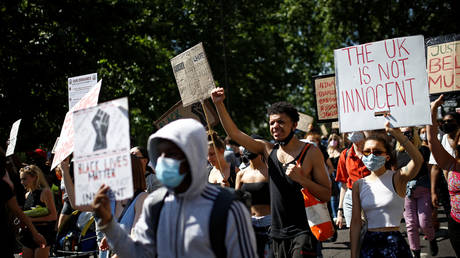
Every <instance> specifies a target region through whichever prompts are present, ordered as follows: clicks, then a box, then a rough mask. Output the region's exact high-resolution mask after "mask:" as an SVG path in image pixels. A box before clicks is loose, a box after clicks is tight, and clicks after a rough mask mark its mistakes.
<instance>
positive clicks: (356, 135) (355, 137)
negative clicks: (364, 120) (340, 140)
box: [348, 132, 364, 143]
mask: <svg viewBox="0 0 460 258" xmlns="http://www.w3.org/2000/svg"><path fill="white" fill-rule="evenodd" d="M348 140H350V142H352V143H357V142H360V141H362V140H364V134H363V133H362V132H352V133H351V134H349V135H348Z"/></svg>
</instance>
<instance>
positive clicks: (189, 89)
mask: <svg viewBox="0 0 460 258" xmlns="http://www.w3.org/2000/svg"><path fill="white" fill-rule="evenodd" d="M171 66H172V68H173V72H174V77H175V78H176V82H177V87H178V88H179V93H180V97H181V99H182V104H183V105H184V107H186V106H188V105H191V104H193V103H196V102H200V101H203V100H205V99H207V98H209V97H210V96H211V91H212V90H213V89H214V88H215V87H216V85H215V84H214V79H213V77H212V72H211V68H210V66H209V63H208V59H207V58H206V54H205V52H204V48H203V44H202V43H199V44H197V45H195V46H194V47H192V48H190V49H188V50H186V51H185V52H183V53H181V54H179V55H177V56H175V57H174V58H172V59H171Z"/></svg>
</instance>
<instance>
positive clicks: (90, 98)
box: [51, 80, 102, 169]
mask: <svg viewBox="0 0 460 258" xmlns="http://www.w3.org/2000/svg"><path fill="white" fill-rule="evenodd" d="M101 84H102V80H100V81H99V82H98V83H97V84H96V85H95V86H94V87H93V88H91V90H90V91H89V92H88V93H86V95H85V96H84V97H83V98H82V99H81V100H80V101H79V102H78V103H77V104H76V105H75V106H73V107H72V109H71V110H70V111H68V112H67V114H66V115H65V119H64V123H63V125H62V129H61V134H60V135H59V141H58V143H57V146H56V148H55V154H54V158H53V163H52V164H51V169H54V168H55V167H56V166H57V165H58V164H59V163H61V162H62V161H63V160H64V159H65V158H67V156H69V155H70V154H71V153H72V152H73V138H74V129H73V111H75V110H79V109H83V108H88V107H92V106H95V105H97V100H98V98H99V92H100V90H101Z"/></svg>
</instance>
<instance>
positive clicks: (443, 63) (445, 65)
mask: <svg viewBox="0 0 460 258" xmlns="http://www.w3.org/2000/svg"><path fill="white" fill-rule="evenodd" d="M426 45H427V48H426V55H427V64H426V67H427V72H428V85H429V87H430V94H436V93H446V92H454V91H458V90H460V34H458V35H450V36H439V37H436V38H430V39H428V40H427V42H426Z"/></svg>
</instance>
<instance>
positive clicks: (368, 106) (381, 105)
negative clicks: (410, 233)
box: [334, 36, 431, 132]
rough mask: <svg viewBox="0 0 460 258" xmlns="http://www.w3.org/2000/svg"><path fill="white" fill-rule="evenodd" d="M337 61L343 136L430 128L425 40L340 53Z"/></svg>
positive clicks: (383, 43)
mask: <svg viewBox="0 0 460 258" xmlns="http://www.w3.org/2000/svg"><path fill="white" fill-rule="evenodd" d="M334 60H335V71H336V73H335V74H336V86H337V101H338V108H339V124H340V131H341V132H352V131H361V130H375V129H382V128H384V126H385V123H386V121H388V120H389V121H390V122H391V125H392V126H394V127H402V126H418V125H426V124H431V115H430V101H429V97H428V87H427V85H428V83H427V73H426V69H425V63H426V61H425V45H424V41H423V36H411V37H403V38H395V39H388V40H382V41H378V42H373V43H367V44H363V45H359V46H351V47H346V48H342V49H336V50H334ZM388 113H390V115H387V114H388Z"/></svg>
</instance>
